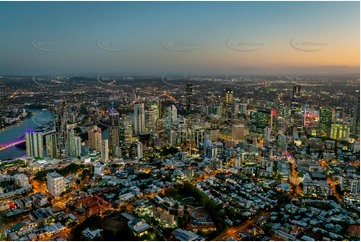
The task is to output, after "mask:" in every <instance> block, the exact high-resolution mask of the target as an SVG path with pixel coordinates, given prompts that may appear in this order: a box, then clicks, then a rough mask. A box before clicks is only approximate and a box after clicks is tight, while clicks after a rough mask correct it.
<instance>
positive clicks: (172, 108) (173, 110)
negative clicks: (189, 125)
mask: <svg viewBox="0 0 361 242" xmlns="http://www.w3.org/2000/svg"><path fill="white" fill-rule="evenodd" d="M168 113H169V117H170V120H171V123H172V124H177V121H178V111H177V108H176V107H175V106H174V105H172V106H170V107H168Z"/></svg>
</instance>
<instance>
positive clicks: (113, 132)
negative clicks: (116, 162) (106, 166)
mask: <svg viewBox="0 0 361 242" xmlns="http://www.w3.org/2000/svg"><path fill="white" fill-rule="evenodd" d="M109 122H110V127H109V154H111V155H113V156H114V157H118V156H119V150H120V149H119V113H118V111H117V110H116V109H115V108H114V107H113V105H112V108H111V109H110V110H109Z"/></svg>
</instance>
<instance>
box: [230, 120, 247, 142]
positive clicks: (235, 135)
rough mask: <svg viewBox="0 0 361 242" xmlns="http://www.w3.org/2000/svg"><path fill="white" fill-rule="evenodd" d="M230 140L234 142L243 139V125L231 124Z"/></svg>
mask: <svg viewBox="0 0 361 242" xmlns="http://www.w3.org/2000/svg"><path fill="white" fill-rule="evenodd" d="M232 140H233V141H235V142H239V141H243V140H244V125H243V124H233V125H232Z"/></svg>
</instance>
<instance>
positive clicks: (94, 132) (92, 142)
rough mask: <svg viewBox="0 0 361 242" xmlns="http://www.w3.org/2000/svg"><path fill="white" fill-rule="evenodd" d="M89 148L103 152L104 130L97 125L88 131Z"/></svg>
mask: <svg viewBox="0 0 361 242" xmlns="http://www.w3.org/2000/svg"><path fill="white" fill-rule="evenodd" d="M88 139H89V148H90V149H93V150H97V151H98V152H100V151H101V148H102V129H101V128H100V127H98V126H96V125H94V126H93V127H91V128H90V129H88Z"/></svg>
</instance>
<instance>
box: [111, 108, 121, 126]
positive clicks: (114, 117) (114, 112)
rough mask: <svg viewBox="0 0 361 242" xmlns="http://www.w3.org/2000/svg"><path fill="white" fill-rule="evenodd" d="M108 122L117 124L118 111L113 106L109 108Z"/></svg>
mask: <svg viewBox="0 0 361 242" xmlns="http://www.w3.org/2000/svg"><path fill="white" fill-rule="evenodd" d="M109 122H110V125H111V126H119V113H118V111H117V110H116V109H115V108H114V107H111V108H110V110H109Z"/></svg>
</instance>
